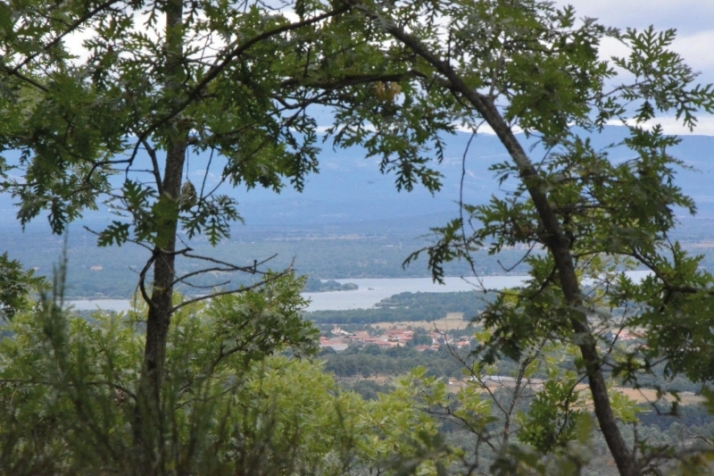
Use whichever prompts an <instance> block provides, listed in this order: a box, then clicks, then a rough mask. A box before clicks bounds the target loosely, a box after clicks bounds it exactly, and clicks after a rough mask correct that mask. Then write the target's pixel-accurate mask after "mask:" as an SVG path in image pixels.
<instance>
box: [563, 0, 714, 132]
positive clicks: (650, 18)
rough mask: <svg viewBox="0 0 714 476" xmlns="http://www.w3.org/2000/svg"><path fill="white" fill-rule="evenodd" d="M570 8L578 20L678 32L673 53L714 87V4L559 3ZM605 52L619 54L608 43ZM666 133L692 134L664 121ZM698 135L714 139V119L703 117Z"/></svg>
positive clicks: (667, 0)
mask: <svg viewBox="0 0 714 476" xmlns="http://www.w3.org/2000/svg"><path fill="white" fill-rule="evenodd" d="M555 3H556V4H559V5H566V4H570V5H572V6H573V7H575V12H576V15H577V16H578V17H592V18H597V19H598V20H599V22H600V23H601V24H603V25H606V26H612V27H616V28H620V29H625V28H627V27H632V28H637V29H638V30H642V29H645V28H647V27H649V26H650V25H652V26H654V27H655V28H656V29H657V30H665V29H670V28H673V29H676V30H677V39H676V40H675V42H674V44H673V45H672V49H673V50H674V51H676V52H677V53H679V54H680V55H682V57H683V58H684V59H685V60H686V62H687V64H689V65H690V66H691V67H692V68H693V69H694V71H696V72H699V73H701V75H700V76H699V81H700V82H701V83H705V84H708V83H714V1H713V0H556V1H555ZM602 48H603V51H604V52H606V53H610V54H618V52H619V51H618V50H619V48H618V45H617V44H615V43H614V42H612V43H604V44H603V45H602ZM661 122H662V125H663V126H664V128H665V132H668V133H673V134H690V132H689V131H688V130H687V129H685V128H683V127H681V126H680V125H679V124H677V121H675V119H674V118H671V119H667V118H665V119H664V120H662V121H661ZM694 134H703V135H714V115H710V116H706V115H702V116H700V120H699V126H698V127H697V128H696V129H695V130H694Z"/></svg>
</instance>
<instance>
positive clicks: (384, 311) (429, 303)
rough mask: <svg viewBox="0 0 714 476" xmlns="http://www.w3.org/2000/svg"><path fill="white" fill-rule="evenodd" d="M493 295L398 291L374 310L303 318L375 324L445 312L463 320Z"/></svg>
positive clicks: (437, 316)
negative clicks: (398, 292)
mask: <svg viewBox="0 0 714 476" xmlns="http://www.w3.org/2000/svg"><path fill="white" fill-rule="evenodd" d="M493 297H494V294H484V293H475V292H472V291H457V292H450V293H421V292H419V293H410V292H405V293H400V294H396V295H394V296H391V297H388V298H386V299H383V300H381V301H380V302H378V303H377V304H376V305H375V309H350V310H343V311H313V312H309V313H307V314H306V319H309V320H311V321H314V322H315V323H317V324H328V323H329V324H374V323H376V322H400V321H431V320H435V319H441V318H442V317H444V316H446V314H448V313H452V312H462V313H463V314H464V319H466V320H471V319H472V318H473V317H475V316H477V315H478V314H479V313H480V312H481V311H483V309H484V308H485V306H486V305H487V304H488V301H489V299H493Z"/></svg>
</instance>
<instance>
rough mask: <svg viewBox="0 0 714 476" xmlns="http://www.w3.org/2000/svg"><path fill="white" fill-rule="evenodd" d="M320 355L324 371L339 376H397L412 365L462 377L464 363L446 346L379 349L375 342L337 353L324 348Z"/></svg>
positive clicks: (433, 373) (440, 375)
mask: <svg viewBox="0 0 714 476" xmlns="http://www.w3.org/2000/svg"><path fill="white" fill-rule="evenodd" d="M321 355H322V357H323V359H324V360H325V371H327V372H331V373H333V374H334V375H335V376H336V377H338V378H347V377H364V378H367V377H373V376H377V375H387V376H397V375H404V374H406V373H408V372H410V371H411V370H412V369H414V368H415V367H424V368H425V369H426V371H427V375H428V376H431V377H436V378H450V377H451V378H457V379H461V378H463V377H464V373H463V369H464V367H463V365H462V364H461V363H460V362H459V361H458V359H456V358H454V356H453V355H452V354H451V352H449V350H447V349H441V350H438V351H431V350H427V351H424V352H419V351H417V350H415V349H414V348H413V347H409V346H407V347H392V348H391V349H387V350H382V349H380V348H379V347H377V346H376V345H368V346H365V347H364V348H363V349H359V348H355V347H350V348H348V349H347V350H346V351H344V352H340V353H337V354H336V353H334V352H332V351H329V350H328V351H323V352H322V354H321Z"/></svg>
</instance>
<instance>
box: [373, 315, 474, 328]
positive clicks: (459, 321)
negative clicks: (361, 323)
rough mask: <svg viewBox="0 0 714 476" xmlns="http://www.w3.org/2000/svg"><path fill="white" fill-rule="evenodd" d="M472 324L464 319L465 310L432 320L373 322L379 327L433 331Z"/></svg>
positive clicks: (374, 325)
mask: <svg viewBox="0 0 714 476" xmlns="http://www.w3.org/2000/svg"><path fill="white" fill-rule="evenodd" d="M469 324H471V322H470V321H466V320H464V313H463V312H450V313H448V314H447V315H446V317H443V318H441V319H437V320H432V321H398V322H377V323H375V324H372V327H376V328H378V329H406V328H408V327H411V328H412V329H415V328H419V327H420V328H422V329H426V330H427V331H432V330H434V328H435V327H436V328H438V329H439V330H442V331H448V330H457V329H466V327H468V326H469Z"/></svg>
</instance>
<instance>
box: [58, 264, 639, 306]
mask: <svg viewBox="0 0 714 476" xmlns="http://www.w3.org/2000/svg"><path fill="white" fill-rule="evenodd" d="M627 274H628V276H630V277H631V278H632V279H634V280H635V281H639V280H640V279H642V278H644V277H645V276H647V275H648V274H649V272H647V271H630V272H628V273H627ZM526 279H528V277H527V276H483V277H481V278H480V280H476V279H475V278H469V279H464V278H445V279H444V281H445V282H444V284H443V285H440V284H435V283H434V282H432V280H431V278H384V279H377V278H374V279H337V280H336V281H338V282H340V283H355V284H356V285H357V286H359V289H357V290H355V291H334V292H328V293H303V296H305V297H306V298H308V299H310V305H309V306H308V310H309V311H326V310H345V309H367V308H370V307H372V306H374V305H375V304H377V303H378V302H379V301H381V300H382V299H384V298H388V297H389V296H393V295H395V294H399V293H403V292H412V293H416V292H423V293H439V292H442V293H445V292H453V291H483V290H484V289H504V288H511V287H514V286H518V285H520V284H523V282H525V280H526ZM68 304H70V305H72V306H74V308H75V309H76V310H78V311H83V310H96V309H98V308H99V309H105V310H108V311H126V310H128V309H129V308H130V305H131V303H130V301H129V300H120V299H98V300H91V301H86V300H84V301H68Z"/></svg>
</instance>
